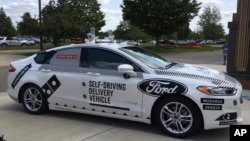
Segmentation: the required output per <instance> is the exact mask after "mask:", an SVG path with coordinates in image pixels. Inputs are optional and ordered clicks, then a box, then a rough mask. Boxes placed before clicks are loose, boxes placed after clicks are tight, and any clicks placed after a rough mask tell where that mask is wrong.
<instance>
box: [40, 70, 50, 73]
mask: <svg viewBox="0 0 250 141" xmlns="http://www.w3.org/2000/svg"><path fill="white" fill-rule="evenodd" d="M41 72H45V73H49V72H51V70H50V69H41Z"/></svg>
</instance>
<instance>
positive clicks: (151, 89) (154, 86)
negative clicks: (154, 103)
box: [137, 79, 188, 96]
mask: <svg viewBox="0 0 250 141" xmlns="http://www.w3.org/2000/svg"><path fill="white" fill-rule="evenodd" d="M137 87H138V89H139V90H140V91H142V92H143V93H145V94H148V95H151V96H161V95H165V94H185V93H187V91H188V88H187V87H186V86H185V85H184V84H183V83H181V82H178V81H174V80H169V79H146V80H143V81H142V82H140V83H139V84H138V86H137Z"/></svg>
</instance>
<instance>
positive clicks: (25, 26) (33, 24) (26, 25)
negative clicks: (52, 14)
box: [17, 12, 39, 36]
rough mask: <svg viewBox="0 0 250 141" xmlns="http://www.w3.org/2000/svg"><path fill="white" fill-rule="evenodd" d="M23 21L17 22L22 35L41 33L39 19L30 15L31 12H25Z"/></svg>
mask: <svg viewBox="0 0 250 141" xmlns="http://www.w3.org/2000/svg"><path fill="white" fill-rule="evenodd" d="M21 18H22V21H20V22H18V23H17V30H18V32H19V33H20V34H21V35H35V36H38V35H39V30H38V29H39V27H38V21H37V19H35V18H32V17H31V16H30V13H28V12H27V13H24V14H23V16H22V17H21Z"/></svg>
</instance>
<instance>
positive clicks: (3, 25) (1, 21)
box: [0, 8, 17, 37]
mask: <svg viewBox="0 0 250 141" xmlns="http://www.w3.org/2000/svg"><path fill="white" fill-rule="evenodd" d="M0 35H1V36H7V37H12V36H14V35H17V31H16V29H15V28H14V26H13V24H12V22H11V19H10V17H7V16H6V14H5V12H4V11H3V8H1V9H0Z"/></svg>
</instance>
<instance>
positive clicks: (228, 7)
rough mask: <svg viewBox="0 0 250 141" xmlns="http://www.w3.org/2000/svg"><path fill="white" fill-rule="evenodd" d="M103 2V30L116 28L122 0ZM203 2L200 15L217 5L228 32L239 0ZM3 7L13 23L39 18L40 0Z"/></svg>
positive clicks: (0, 3)
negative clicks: (27, 13) (208, 7)
mask: <svg viewBox="0 0 250 141" xmlns="http://www.w3.org/2000/svg"><path fill="white" fill-rule="evenodd" d="M97 1H98V2H99V3H100V4H101V11H102V12H103V13H104V14H105V22H106V25H105V26H104V27H103V28H102V31H108V30H115V29H116V27H117V25H119V23H120V21H122V10H121V7H120V5H121V4H122V3H123V1H122V0H97ZM197 1H198V2H201V3H202V5H201V9H200V11H199V15H200V14H202V13H203V8H204V7H207V6H217V7H218V8H219V9H220V10H221V16H222V19H221V23H222V25H223V27H224V29H225V32H226V33H228V32H229V30H228V28H227V25H228V22H230V21H232V14H233V13H235V12H236V11H237V0H197ZM48 2H49V0H41V5H42V8H43V7H44V6H45V5H46V4H48ZM1 7H2V8H3V9H4V11H5V13H6V15H7V16H8V17H10V18H11V20H12V22H13V25H16V23H17V22H20V20H21V16H22V15H23V14H24V13H25V12H29V13H30V14H31V16H32V17H33V18H38V0H0V8H1ZM198 21H199V17H198V16H197V17H196V18H194V19H193V20H192V21H191V23H190V28H191V30H193V31H195V30H197V29H198V25H197V22H198Z"/></svg>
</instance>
